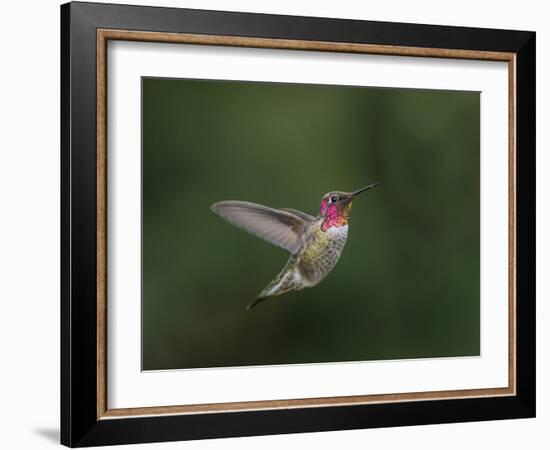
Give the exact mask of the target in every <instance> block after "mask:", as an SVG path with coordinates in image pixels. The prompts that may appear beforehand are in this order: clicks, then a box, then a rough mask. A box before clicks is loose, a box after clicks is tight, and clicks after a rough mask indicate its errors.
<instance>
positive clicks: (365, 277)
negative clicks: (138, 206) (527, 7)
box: [142, 77, 480, 370]
mask: <svg viewBox="0 0 550 450" xmlns="http://www.w3.org/2000/svg"><path fill="white" fill-rule="evenodd" d="M142 158H143V164H142V167H143V173H142V208H143V217H142V220H143V228H142V246H143V253H142V269H143V286H142V289H143V294H142V369H143V370H170V369H192V368H208V367H234V366H262V365H286V364H312V363H333V362H346V361H376V360H392V359H411V358H442V357H475V356H479V355H480V93H479V92H469V91H468V92H467V91H451V90H445V91H443V90H421V89H398V88H371V87H357V86H337V85H316V84H289V83H264V82H249V81H228V80H199V79H172V78H148V77H144V78H142Z"/></svg>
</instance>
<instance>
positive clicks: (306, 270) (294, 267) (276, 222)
mask: <svg viewBox="0 0 550 450" xmlns="http://www.w3.org/2000/svg"><path fill="white" fill-rule="evenodd" d="M376 186H378V183H373V184H370V185H368V186H366V187H363V188H361V189H358V190H356V191H354V192H342V191H331V192H329V193H327V194H325V195H324V196H323V198H322V199H321V206H320V208H319V214H318V215H317V216H316V217H314V216H311V215H309V214H307V213H304V212H302V211H298V210H296V209H291V208H280V209H275V208H270V207H268V206H263V205H259V204H257V203H251V202H244V201H237V200H227V201H221V202H217V203H214V204H213V205H212V206H211V207H210V208H211V209H212V211H213V212H214V213H216V214H218V215H219V216H220V217H222V218H223V219H225V220H227V221H228V222H229V223H231V224H233V225H235V226H237V227H239V228H241V229H244V230H245V231H247V232H249V233H251V234H253V235H256V236H257V237H259V238H262V239H264V240H266V241H267V242H269V243H271V244H274V245H277V246H279V247H282V248H284V249H286V250H288V251H289V252H290V258H289V259H288V261H287V263H286V265H285V266H284V267H283V269H282V270H281V271H280V272H279V274H278V275H277V276H276V277H275V278H274V279H273V281H271V283H269V284H268V285H267V286H266V287H265V288H264V289H263V290H262V291H261V292H260V294H258V296H257V297H256V298H255V299H254V301H253V302H252V303H250V304H249V305H248V306H247V309H248V310H250V309H251V308H253V307H254V306H256V305H258V304H259V303H260V302H263V301H264V300H266V299H268V298H270V297H273V296H275V295H281V294H284V293H286V292H289V291H298V290H300V289H303V288H306V287H313V286H315V285H317V284H319V283H320V282H321V281H322V280H323V278H325V277H326V276H327V275H328V274H329V273H330V271H331V270H332V269H333V268H334V266H335V265H336V263H337V262H338V260H339V259H340V255H341V254H342V250H343V249H344V246H345V245H346V241H347V237H348V227H349V225H348V224H349V216H350V212H351V205H352V203H353V200H354V199H355V198H356V197H357V196H358V195H359V194H361V193H363V192H365V191H367V190H369V189H372V188H374V187H376Z"/></svg>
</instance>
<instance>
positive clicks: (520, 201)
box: [61, 2, 536, 447]
mask: <svg viewBox="0 0 550 450" xmlns="http://www.w3.org/2000/svg"><path fill="white" fill-rule="evenodd" d="M98 29H114V30H140V31H152V32H171V33H194V34H201V35H224V36H241V37H250V38H271V39H286V40H305V41H323V42H335V43H338V42H343V43H355V44H376V45H385V46H405V47H417V48H439V49H458V50H480V51H490V52H511V53H514V54H515V55H516V80H515V81H516V129H515V144H516V212H517V214H516V236H517V238H516V292H515V295H516V373H515V376H516V395H512V396H501V397H498V396H497V397H483V398H461V399H448V400H426V401H410V402H391V403H382V404H376V403H373V404H356V405H346V406H322V407H307V408H292V409H271V410H256V411H233V412H219V413H217V412H216V413H208V414H179V415H178V414H176V415H159V416H149V417H147V416H143V417H126V418H116V419H108V418H107V419H106V418H101V417H100V418H98V412H97V411H98V410H97V404H98V391H97V383H98V369H97V361H98V344H97V342H98V333H97V317H98V310H97V301H96V299H97V280H96V277H97V266H98V261H97V224H96V218H97V216H96V214H97V191H96V187H97V172H96V157H97V153H96V152H97V138H96V126H97V115H96V111H97V110H96V102H97V84H96V55H97V47H96V46H97V34H96V31H97V30H98ZM535 40H536V36H535V33H534V32H527V31H509V30H495V29H479V28H462V27H448V26H433V25H417V24H404V23H387V22H370V21H358V20H341V19H327V18H310V17H292V16H279V15H266V14H249V13H234V12H219V11H202V10H189V9H174V8H157V7H139V6H126V5H113V4H93V3H80V2H77V3H68V4H65V5H62V6H61V443H62V444H64V445H67V446H71V447H81V446H92V445H109V444H126V443H140V442H155V441H176V440H188V439H206V438H217V437H235V436H252V435H267V434H281V433H301V432H318V431H329V430H347V429H356V428H370V427H388V426H403V425H420V424H434V423H445V422H465V421H481V420H493V419H511V418H527V417H534V416H535Z"/></svg>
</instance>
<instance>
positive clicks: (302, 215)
mask: <svg viewBox="0 0 550 450" xmlns="http://www.w3.org/2000/svg"><path fill="white" fill-rule="evenodd" d="M281 210H282V211H286V212H289V213H290V214H294V215H295V216H298V217H300V218H301V219H304V220H305V221H306V222H313V221H314V220H315V217H313V216H311V215H309V214H308V213H305V212H302V211H298V210H297V209H292V208H281Z"/></svg>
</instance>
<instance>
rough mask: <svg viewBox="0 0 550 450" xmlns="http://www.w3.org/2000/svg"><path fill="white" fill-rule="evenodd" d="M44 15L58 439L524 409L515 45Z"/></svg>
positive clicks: (139, 13) (530, 342)
mask: <svg viewBox="0 0 550 450" xmlns="http://www.w3.org/2000/svg"><path fill="white" fill-rule="evenodd" d="M61 26H62V28H61V55H62V70H61V73H62V80H61V82H62V90H61V91H62V97H61V111H62V117H61V119H62V120H61V121H62V130H61V133H62V135H61V138H62V139H61V140H62V154H61V172H62V180H61V201H62V230H61V232H62V246H61V254H62V280H61V285H62V298H61V315H62V316H61V355H62V377H61V386H62V398H61V409H62V411H61V420H62V423H61V430H62V433H61V440H62V443H63V444H65V445H68V446H91V445H106V444H123V443H138V442H154V441H170V440H185V439H204V438H213V437H228V436H248V435H262V434H276V433H296V432H312V431H324V430H343V429H353V428H368V427H385V426H400V425H416V424H427V423H443V422H462V421H479V420H491V419H509V418H519V417H533V416H534V415H535V270H534V267H535V233H534V227H535V33H533V32H527V31H508V30H493V29H476V28H458V27H446V26H428V25H416V24H401V23H382V22H367V21H352V20H340V19H323V18H309V17H291V16H276V15H263V14H249V13H229V12H216V11H200V10H188V9H170V8H152V7H136V6H124V5H108V4H93V3H69V4H66V5H63V6H62V7H61Z"/></svg>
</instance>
